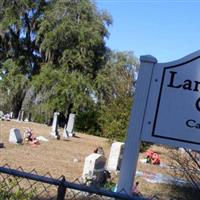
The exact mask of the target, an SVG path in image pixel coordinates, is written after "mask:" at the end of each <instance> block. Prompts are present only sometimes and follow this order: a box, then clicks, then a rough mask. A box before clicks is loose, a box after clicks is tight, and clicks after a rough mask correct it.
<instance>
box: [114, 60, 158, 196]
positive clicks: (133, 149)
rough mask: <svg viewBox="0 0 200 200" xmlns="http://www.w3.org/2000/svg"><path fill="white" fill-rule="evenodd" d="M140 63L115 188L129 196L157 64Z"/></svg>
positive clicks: (144, 61)
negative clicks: (147, 102) (118, 177)
mask: <svg viewBox="0 0 200 200" xmlns="http://www.w3.org/2000/svg"><path fill="white" fill-rule="evenodd" d="M140 61H141V66H140V72H139V76H138V80H137V86H136V92H135V93H136V94H135V100H134V106H133V107H132V110H131V118H130V123H129V128H128V135H127V139H126V142H125V148H124V153H123V159H122V164H121V170H120V179H119V182H118V186H117V191H118V192H121V191H123V190H124V191H125V192H126V193H127V194H130V195H131V189H132V185H133V181H134V176H135V172H136V166H137V161H138V155H139V150H140V143H141V129H142V124H143V120H144V113H145V106H146V100H147V97H148V94H149V86H150V81H151V76H152V72H153V68H154V65H155V64H156V63H157V60H156V59H155V58H154V57H152V56H142V57H141V58H140Z"/></svg>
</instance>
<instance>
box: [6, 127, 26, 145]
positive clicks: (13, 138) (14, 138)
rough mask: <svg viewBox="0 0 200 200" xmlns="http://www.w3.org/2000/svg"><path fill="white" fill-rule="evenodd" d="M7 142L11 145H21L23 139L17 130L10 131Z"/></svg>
mask: <svg viewBox="0 0 200 200" xmlns="http://www.w3.org/2000/svg"><path fill="white" fill-rule="evenodd" d="M9 142H10V143H13V144H21V143H22V142H23V138H22V136H21V133H20V130H19V129H17V128H12V129H10V135H9Z"/></svg>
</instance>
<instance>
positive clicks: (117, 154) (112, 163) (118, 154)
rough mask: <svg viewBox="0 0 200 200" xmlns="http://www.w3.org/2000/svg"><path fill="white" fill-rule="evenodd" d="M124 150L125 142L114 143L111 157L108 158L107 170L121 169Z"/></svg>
mask: <svg viewBox="0 0 200 200" xmlns="http://www.w3.org/2000/svg"><path fill="white" fill-rule="evenodd" d="M123 150H124V143H123V142H114V143H112V146H111V150H110V155H109V158H108V164H107V170H108V171H117V170H120V165H121V160H122V155H123Z"/></svg>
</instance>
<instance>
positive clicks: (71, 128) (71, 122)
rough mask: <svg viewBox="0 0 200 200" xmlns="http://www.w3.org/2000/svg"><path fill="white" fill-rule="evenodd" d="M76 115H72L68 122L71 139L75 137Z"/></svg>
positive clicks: (67, 130)
mask: <svg viewBox="0 0 200 200" xmlns="http://www.w3.org/2000/svg"><path fill="white" fill-rule="evenodd" d="M75 116H76V115H75V114H73V113H70V115H69V120H68V122H67V129H66V132H67V133H68V134H69V136H70V137H72V136H73V135H74V122H75Z"/></svg>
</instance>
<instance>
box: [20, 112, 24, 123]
mask: <svg viewBox="0 0 200 200" xmlns="http://www.w3.org/2000/svg"><path fill="white" fill-rule="evenodd" d="M20 121H24V111H23V110H22V112H21V117H20Z"/></svg>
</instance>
